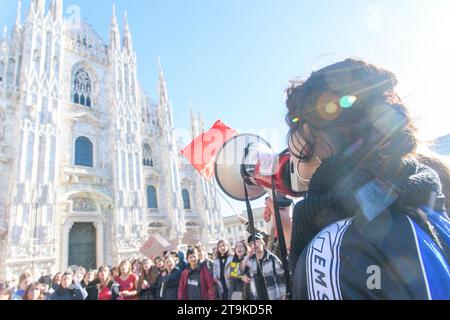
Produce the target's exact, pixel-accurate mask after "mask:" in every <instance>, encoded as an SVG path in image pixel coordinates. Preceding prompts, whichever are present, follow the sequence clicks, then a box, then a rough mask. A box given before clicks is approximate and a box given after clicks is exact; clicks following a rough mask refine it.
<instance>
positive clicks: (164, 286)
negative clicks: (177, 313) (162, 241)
mask: <svg viewBox="0 0 450 320" xmlns="http://www.w3.org/2000/svg"><path fill="white" fill-rule="evenodd" d="M164 266H165V271H164V272H163V273H162V275H161V279H160V281H161V285H160V288H161V289H160V295H159V296H160V298H161V300H178V285H179V283H180V277H181V270H180V268H178V267H177V264H176V258H175V257H174V256H173V255H170V254H169V255H168V256H167V257H166V259H165V260H164Z"/></svg>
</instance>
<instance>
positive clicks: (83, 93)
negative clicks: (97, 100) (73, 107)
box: [72, 68, 92, 108]
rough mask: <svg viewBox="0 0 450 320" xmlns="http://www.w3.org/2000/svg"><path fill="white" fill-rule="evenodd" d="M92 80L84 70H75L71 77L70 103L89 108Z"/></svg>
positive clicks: (90, 104)
mask: <svg viewBox="0 0 450 320" xmlns="http://www.w3.org/2000/svg"><path fill="white" fill-rule="evenodd" d="M91 97H92V80H91V77H90V76H89V73H87V72H86V70H85V69H84V68H78V69H76V71H75V73H74V76H73V86H72V102H73V103H75V104H81V105H83V106H86V107H89V108H91V106H92V98H91Z"/></svg>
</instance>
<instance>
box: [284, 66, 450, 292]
mask: <svg viewBox="0 0 450 320" xmlns="http://www.w3.org/2000/svg"><path fill="white" fill-rule="evenodd" d="M396 85H397V78H396V76H395V75H394V74H393V73H391V72H389V71H387V70H384V69H381V68H378V67H376V66H373V65H370V64H368V63H366V62H364V61H357V60H352V59H349V60H346V61H343V62H339V63H336V64H334V65H331V66H328V67H326V68H324V69H322V70H319V71H317V72H314V73H313V74H312V75H311V77H310V78H309V79H307V80H306V81H293V83H292V86H291V87H290V88H289V89H288V90H287V107H288V111H289V112H288V115H287V122H288V125H289V127H290V131H289V135H288V138H289V139H288V140H289V149H290V152H291V163H292V165H291V169H292V170H294V171H295V172H296V175H297V181H295V182H294V181H292V183H293V184H294V183H297V184H298V185H299V186H300V187H301V188H303V189H304V190H307V192H306V196H305V199H304V200H303V201H300V202H298V203H297V204H296V206H295V209H294V213H293V227H292V239H291V248H290V249H291V250H290V259H289V260H290V261H289V263H290V266H291V270H292V273H293V274H295V276H294V280H293V298H294V299H314V300H316V299H450V276H449V275H450V267H449V263H450V260H449V259H450V254H449V242H450V235H449V233H448V230H450V228H449V226H450V224H449V220H448V216H447V215H446V213H445V206H444V197H443V192H442V187H441V184H440V179H439V176H438V174H437V173H436V172H435V171H434V170H433V169H431V168H430V167H427V166H425V165H423V164H421V163H420V162H419V160H418V159H419V157H418V155H417V153H416V150H417V147H418V141H417V138H416V129H415V127H414V125H413V123H412V120H411V117H410V114H409V111H408V109H407V107H406V106H405V105H404V104H403V102H402V101H401V99H400V98H399V96H398V95H397V94H396V92H395V88H396ZM444 178H446V179H448V177H444ZM298 189H299V187H297V190H298Z"/></svg>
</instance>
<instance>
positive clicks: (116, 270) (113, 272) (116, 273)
mask: <svg viewBox="0 0 450 320" xmlns="http://www.w3.org/2000/svg"><path fill="white" fill-rule="evenodd" d="M111 275H112V277H113V278H114V279H115V278H117V277H118V276H119V275H120V272H119V268H118V267H113V268H111Z"/></svg>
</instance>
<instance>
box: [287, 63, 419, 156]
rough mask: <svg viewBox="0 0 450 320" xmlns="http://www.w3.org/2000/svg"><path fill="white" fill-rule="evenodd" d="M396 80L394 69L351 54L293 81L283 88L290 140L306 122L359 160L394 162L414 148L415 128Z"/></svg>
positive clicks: (312, 142)
mask: <svg viewBox="0 0 450 320" xmlns="http://www.w3.org/2000/svg"><path fill="white" fill-rule="evenodd" d="M397 82H398V81H397V78H396V76H395V75H394V74H393V73H392V72H390V71H387V70H384V69H381V68H379V67H376V66H374V65H371V64H368V63H366V62H364V61H360V60H354V59H348V60H345V61H343V62H339V63H336V64H333V65H331V66H328V67H326V68H324V69H321V70H319V71H317V72H314V73H312V75H311V76H310V78H309V79H307V80H306V81H301V80H293V81H291V85H290V87H289V88H288V89H287V90H286V95H287V101H286V105H287V108H288V114H287V116H286V122H287V123H288V125H289V133H288V136H287V139H288V142H289V140H290V139H293V137H294V135H295V134H296V133H298V134H301V135H302V137H303V138H305V137H304V135H303V134H302V130H303V126H304V124H308V127H309V128H311V131H312V132H313V134H314V132H316V133H317V132H321V133H323V134H325V135H326V136H327V137H328V138H329V139H330V140H331V141H330V142H331V143H332V144H333V145H334V146H336V147H337V150H338V151H339V152H343V153H351V154H352V158H353V159H355V160H356V161H357V162H358V163H362V162H364V163H366V164H368V163H369V164H371V165H373V164H375V163H380V162H381V163H382V162H385V161H389V160H392V161H393V162H394V163H396V162H398V160H400V159H402V158H403V157H404V156H406V155H408V154H412V153H414V152H415V151H416V148H417V138H416V132H417V130H416V127H415V126H414V124H413V121H412V118H411V116H410V114H409V111H408V109H407V108H406V106H405V105H404V103H403V102H402V101H401V99H400V97H399V96H398V95H397V94H396V93H395V91H394V89H395V87H396V86H397ZM343 99H345V100H343ZM305 140H306V138H305ZM306 143H307V144H308V145H310V146H313V147H314V145H315V141H308V140H306ZM328 146H329V147H330V148H331V146H330V144H329V143H328ZM330 150H331V149H330ZM291 152H292V150H291ZM293 153H294V156H297V155H296V154H295V152H293Z"/></svg>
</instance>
